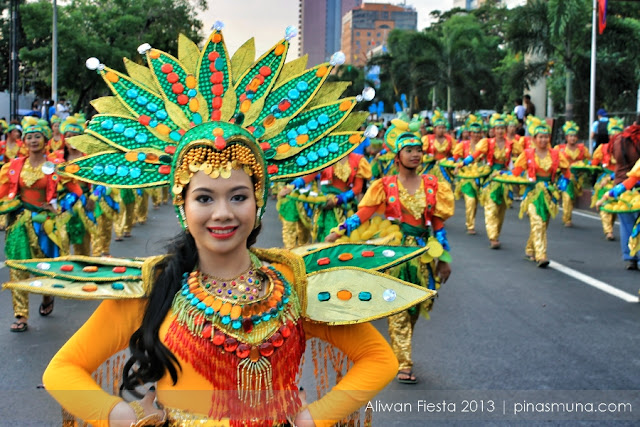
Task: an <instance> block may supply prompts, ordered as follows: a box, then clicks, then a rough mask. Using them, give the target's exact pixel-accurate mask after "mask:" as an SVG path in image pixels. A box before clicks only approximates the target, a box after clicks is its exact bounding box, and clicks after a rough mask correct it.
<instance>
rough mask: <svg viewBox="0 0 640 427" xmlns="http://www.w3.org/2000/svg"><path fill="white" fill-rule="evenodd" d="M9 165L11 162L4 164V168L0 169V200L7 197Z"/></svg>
mask: <svg viewBox="0 0 640 427" xmlns="http://www.w3.org/2000/svg"><path fill="white" fill-rule="evenodd" d="M10 164H11V162H9V163H6V164H5V165H4V166H2V169H0V199H2V198H4V197H7V194H9V169H10Z"/></svg>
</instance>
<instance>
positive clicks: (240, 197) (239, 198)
mask: <svg viewBox="0 0 640 427" xmlns="http://www.w3.org/2000/svg"><path fill="white" fill-rule="evenodd" d="M247 199H248V197H247V196H245V195H244V194H236V195H235V196H233V197H231V200H232V201H234V202H244V201H245V200H247Z"/></svg>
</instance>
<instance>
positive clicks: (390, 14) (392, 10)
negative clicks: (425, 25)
mask: <svg viewBox="0 0 640 427" xmlns="http://www.w3.org/2000/svg"><path fill="white" fill-rule="evenodd" d="M417 27H418V12H416V11H415V9H413V8H412V7H403V6H395V5H391V4H386V3H365V4H364V5H362V6H360V7H359V8H356V9H353V10H351V11H349V12H347V13H346V14H345V15H344V16H343V17H342V43H341V50H342V51H343V52H344V54H345V56H346V62H347V63H349V64H353V65H356V66H364V65H365V64H366V62H367V59H368V58H369V57H370V56H371V54H372V52H373V51H377V50H384V46H385V45H386V42H387V37H388V36H389V33H390V32H391V30H393V29H399V30H414V31H415V30H416V29H417Z"/></svg>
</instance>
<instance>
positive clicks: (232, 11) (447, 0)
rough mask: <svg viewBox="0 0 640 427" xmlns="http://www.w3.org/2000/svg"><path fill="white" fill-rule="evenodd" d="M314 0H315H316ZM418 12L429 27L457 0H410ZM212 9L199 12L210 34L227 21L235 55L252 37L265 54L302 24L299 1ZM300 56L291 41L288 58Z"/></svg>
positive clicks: (231, 1) (240, 1) (224, 1)
mask: <svg viewBox="0 0 640 427" xmlns="http://www.w3.org/2000/svg"><path fill="white" fill-rule="evenodd" d="M312 1H313V0H312ZM364 3H391V4H399V3H403V2H402V1H400V0H391V1H389V0H364ZM406 4H407V5H412V6H414V7H415V9H416V11H417V12H418V29H419V30H420V29H422V28H425V27H427V26H429V14H430V12H431V11H432V10H434V9H435V10H441V11H444V10H448V9H451V7H452V6H453V0H406ZM208 6H209V7H208V9H207V10H206V11H205V12H203V13H201V14H200V15H199V18H200V19H201V20H202V22H203V24H204V30H205V32H206V33H207V34H205V37H206V36H207V35H208V33H209V31H210V30H211V27H212V25H213V23H214V22H215V21H222V22H224V24H225V30H224V35H225V41H226V43H227V49H228V51H229V53H230V54H233V52H235V51H236V50H237V49H238V48H239V47H240V46H242V44H243V43H244V42H245V41H247V40H248V39H249V38H251V37H252V36H253V37H255V42H256V55H258V56H259V55H261V54H262V53H264V52H265V51H267V50H268V49H270V48H271V47H272V46H273V45H274V44H275V43H276V42H278V41H279V40H280V39H282V38H283V37H284V30H285V28H286V27H287V26H289V25H294V26H297V25H298V0H208ZM297 56H298V38H297V37H296V38H294V39H293V40H292V41H291V47H290V48H289V54H288V58H287V60H291V59H294V58H296V57H297Z"/></svg>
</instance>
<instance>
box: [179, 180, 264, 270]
mask: <svg viewBox="0 0 640 427" xmlns="http://www.w3.org/2000/svg"><path fill="white" fill-rule="evenodd" d="M184 210H185V215H186V219H187V226H188V227H189V232H190V233H191V235H192V236H193V238H194V239H195V242H196V247H197V248H198V254H199V256H200V257H206V256H228V255H230V254H234V253H239V252H241V251H244V250H246V247H247V239H248V237H249V235H250V234H251V232H252V231H253V228H254V225H255V222H256V212H257V206H256V197H255V194H254V187H253V182H252V181H251V178H250V177H249V175H247V174H246V173H245V172H244V171H241V170H235V169H234V170H232V171H231V177H230V178H228V179H224V178H216V179H213V178H211V177H210V176H209V175H207V174H205V173H204V172H202V171H199V172H197V173H195V174H194V175H193V177H192V178H191V181H190V182H189V186H188V187H187V189H186V194H185V203H184Z"/></svg>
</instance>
